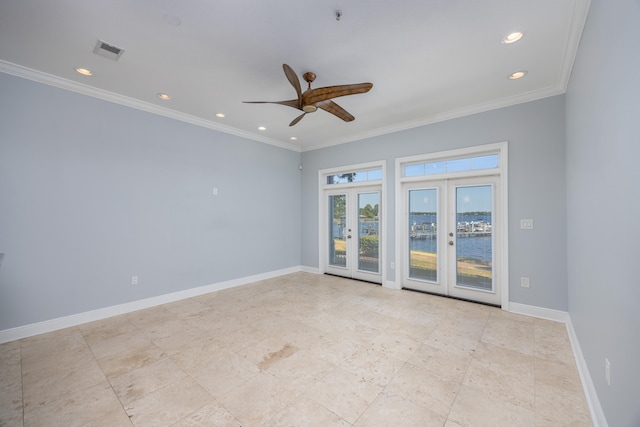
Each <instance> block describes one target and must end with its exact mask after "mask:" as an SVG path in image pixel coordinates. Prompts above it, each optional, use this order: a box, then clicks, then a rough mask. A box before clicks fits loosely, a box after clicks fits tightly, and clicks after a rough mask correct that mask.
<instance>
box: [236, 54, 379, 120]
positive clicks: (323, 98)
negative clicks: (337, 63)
mask: <svg viewBox="0 0 640 427" xmlns="http://www.w3.org/2000/svg"><path fill="white" fill-rule="evenodd" d="M282 68H283V69H284V74H285V75H286V76H287V79H288V80H289V83H291V86H293V88H294V89H295V90H296V93H297V94H298V98H297V99H291V100H289V101H244V102H245V103H247V104H280V105H287V106H289V107H293V108H296V109H298V110H300V111H303V113H302V114H300V115H299V116H298V117H296V118H295V119H293V121H292V122H291V123H289V126H293V125H295V124H296V123H298V122H299V121H300V120H302V118H303V117H304V116H305V115H306V114H307V113H313V112H315V111H316V110H317V109H318V108H320V109H322V110H324V111H327V112H329V113H331V114H333V115H334V116H336V117H339V118H341V119H342V120H344V121H345V122H350V121H352V120H354V119H355V117H353V116H352V115H351V114H349V113H348V112H347V110H345V109H344V108H342V107H341V106H339V105H338V104H336V103H335V102H333V101H332V100H331V99H333V98H338V97H340V96H347V95H355V94H358V93H365V92H369V90H371V88H372V87H373V84H372V83H356V84H351V85H340V86H326V87H320V88H317V89H311V82H313V81H314V80H315V79H316V75H315V74H314V73H312V72H307V73H304V75H303V76H302V77H303V78H304V80H305V81H306V82H307V83H308V84H309V86H308V88H307V90H305V91H304V92H302V89H301V88H300V80H298V76H296V72H295V71H293V69H292V68H291V67H290V66H288V65H287V64H282Z"/></svg>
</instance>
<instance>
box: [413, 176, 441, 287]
mask: <svg viewBox="0 0 640 427" xmlns="http://www.w3.org/2000/svg"><path fill="white" fill-rule="evenodd" d="M408 225H409V229H408V230H407V233H408V237H409V238H408V242H409V248H408V249H409V254H408V259H409V278H411V279H417V280H426V281H430V282H437V281H438V190H437V189H435V188H430V189H416V190H409V222H408Z"/></svg>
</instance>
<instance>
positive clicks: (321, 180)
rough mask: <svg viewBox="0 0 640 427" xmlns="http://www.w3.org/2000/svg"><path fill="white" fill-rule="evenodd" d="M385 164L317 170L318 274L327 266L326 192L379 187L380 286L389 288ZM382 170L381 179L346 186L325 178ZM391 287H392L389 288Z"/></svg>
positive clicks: (359, 164)
mask: <svg viewBox="0 0 640 427" xmlns="http://www.w3.org/2000/svg"><path fill="white" fill-rule="evenodd" d="M386 164H387V162H386V161H384V160H382V161H377V162H368V163H358V164H354V165H347V166H340V167H335V168H329V169H320V170H318V225H319V226H318V271H319V273H320V274H324V273H325V272H326V265H327V251H328V246H327V241H328V235H327V227H326V225H327V222H328V221H329V214H328V206H327V199H328V198H327V190H337V189H339V188H345V189H351V188H357V187H372V186H379V187H380V206H379V207H378V209H379V212H380V218H381V221H380V224H379V228H380V230H379V235H380V277H381V279H382V286H385V287H390V286H389V282H388V280H387V278H386V259H387V224H388V222H387V216H388V215H387V212H386V206H387V191H386V181H387V180H386V176H387V171H386ZM376 168H378V169H382V179H380V180H373V181H363V182H351V183H348V184H327V183H326V182H327V179H326V178H327V176H330V175H338V174H345V173H351V172H358V171H365V170H370V169H376ZM391 287H393V286H391Z"/></svg>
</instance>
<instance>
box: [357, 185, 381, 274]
mask: <svg viewBox="0 0 640 427" xmlns="http://www.w3.org/2000/svg"><path fill="white" fill-rule="evenodd" d="M379 209H380V193H378V192H375V193H359V194H358V270H361V271H368V272H372V273H378V272H379V271H380V232H379V230H380V227H379V225H380V218H379V215H378V214H379Z"/></svg>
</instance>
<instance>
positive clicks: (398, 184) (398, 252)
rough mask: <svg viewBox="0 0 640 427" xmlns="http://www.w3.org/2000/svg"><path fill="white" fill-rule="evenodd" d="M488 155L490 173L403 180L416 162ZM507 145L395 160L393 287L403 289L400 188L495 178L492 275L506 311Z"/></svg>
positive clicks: (475, 172)
mask: <svg viewBox="0 0 640 427" xmlns="http://www.w3.org/2000/svg"><path fill="white" fill-rule="evenodd" d="M488 154H497V155H498V167H497V168H492V169H481V170H472V171H463V172H449V173H442V174H433V175H421V176H413V177H405V176H403V170H404V166H405V165H407V164H411V163H416V162H436V161H445V160H453V159H457V158H468V157H475V156H482V155H488ZM507 159H508V143H507V142H506V141H505V142H498V143H493V144H486V145H479V146H474V147H468V148H461V149H455V150H448V151H440V152H435V153H429V154H422V155H416V156H409V157H400V158H396V161H395V256H394V258H395V260H396V264H397V265H396V266H395V267H396V268H395V275H394V279H395V287H396V288H397V289H401V288H402V281H403V278H402V262H403V252H402V251H403V233H404V229H403V224H404V220H403V216H404V206H403V205H404V203H403V200H404V196H403V193H402V191H403V184H404V183H408V182H420V181H422V182H427V181H430V180H442V179H455V178H472V177H481V176H489V175H495V176H497V177H498V181H499V183H500V185H499V186H498V191H499V195H498V197H500V199H501V203H500V206H498V209H499V212H498V213H499V214H500V217H501V219H502V233H500V237H499V238H498V239H497V240H496V242H495V245H496V248H499V250H500V252H501V254H502V255H501V262H500V265H498V266H496V268H495V273H496V275H499V278H500V280H501V283H500V285H501V288H502V289H501V306H502V309H503V310H505V311H508V310H509V232H508V231H509V215H508V206H509V201H508V197H507V195H508V165H507Z"/></svg>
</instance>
